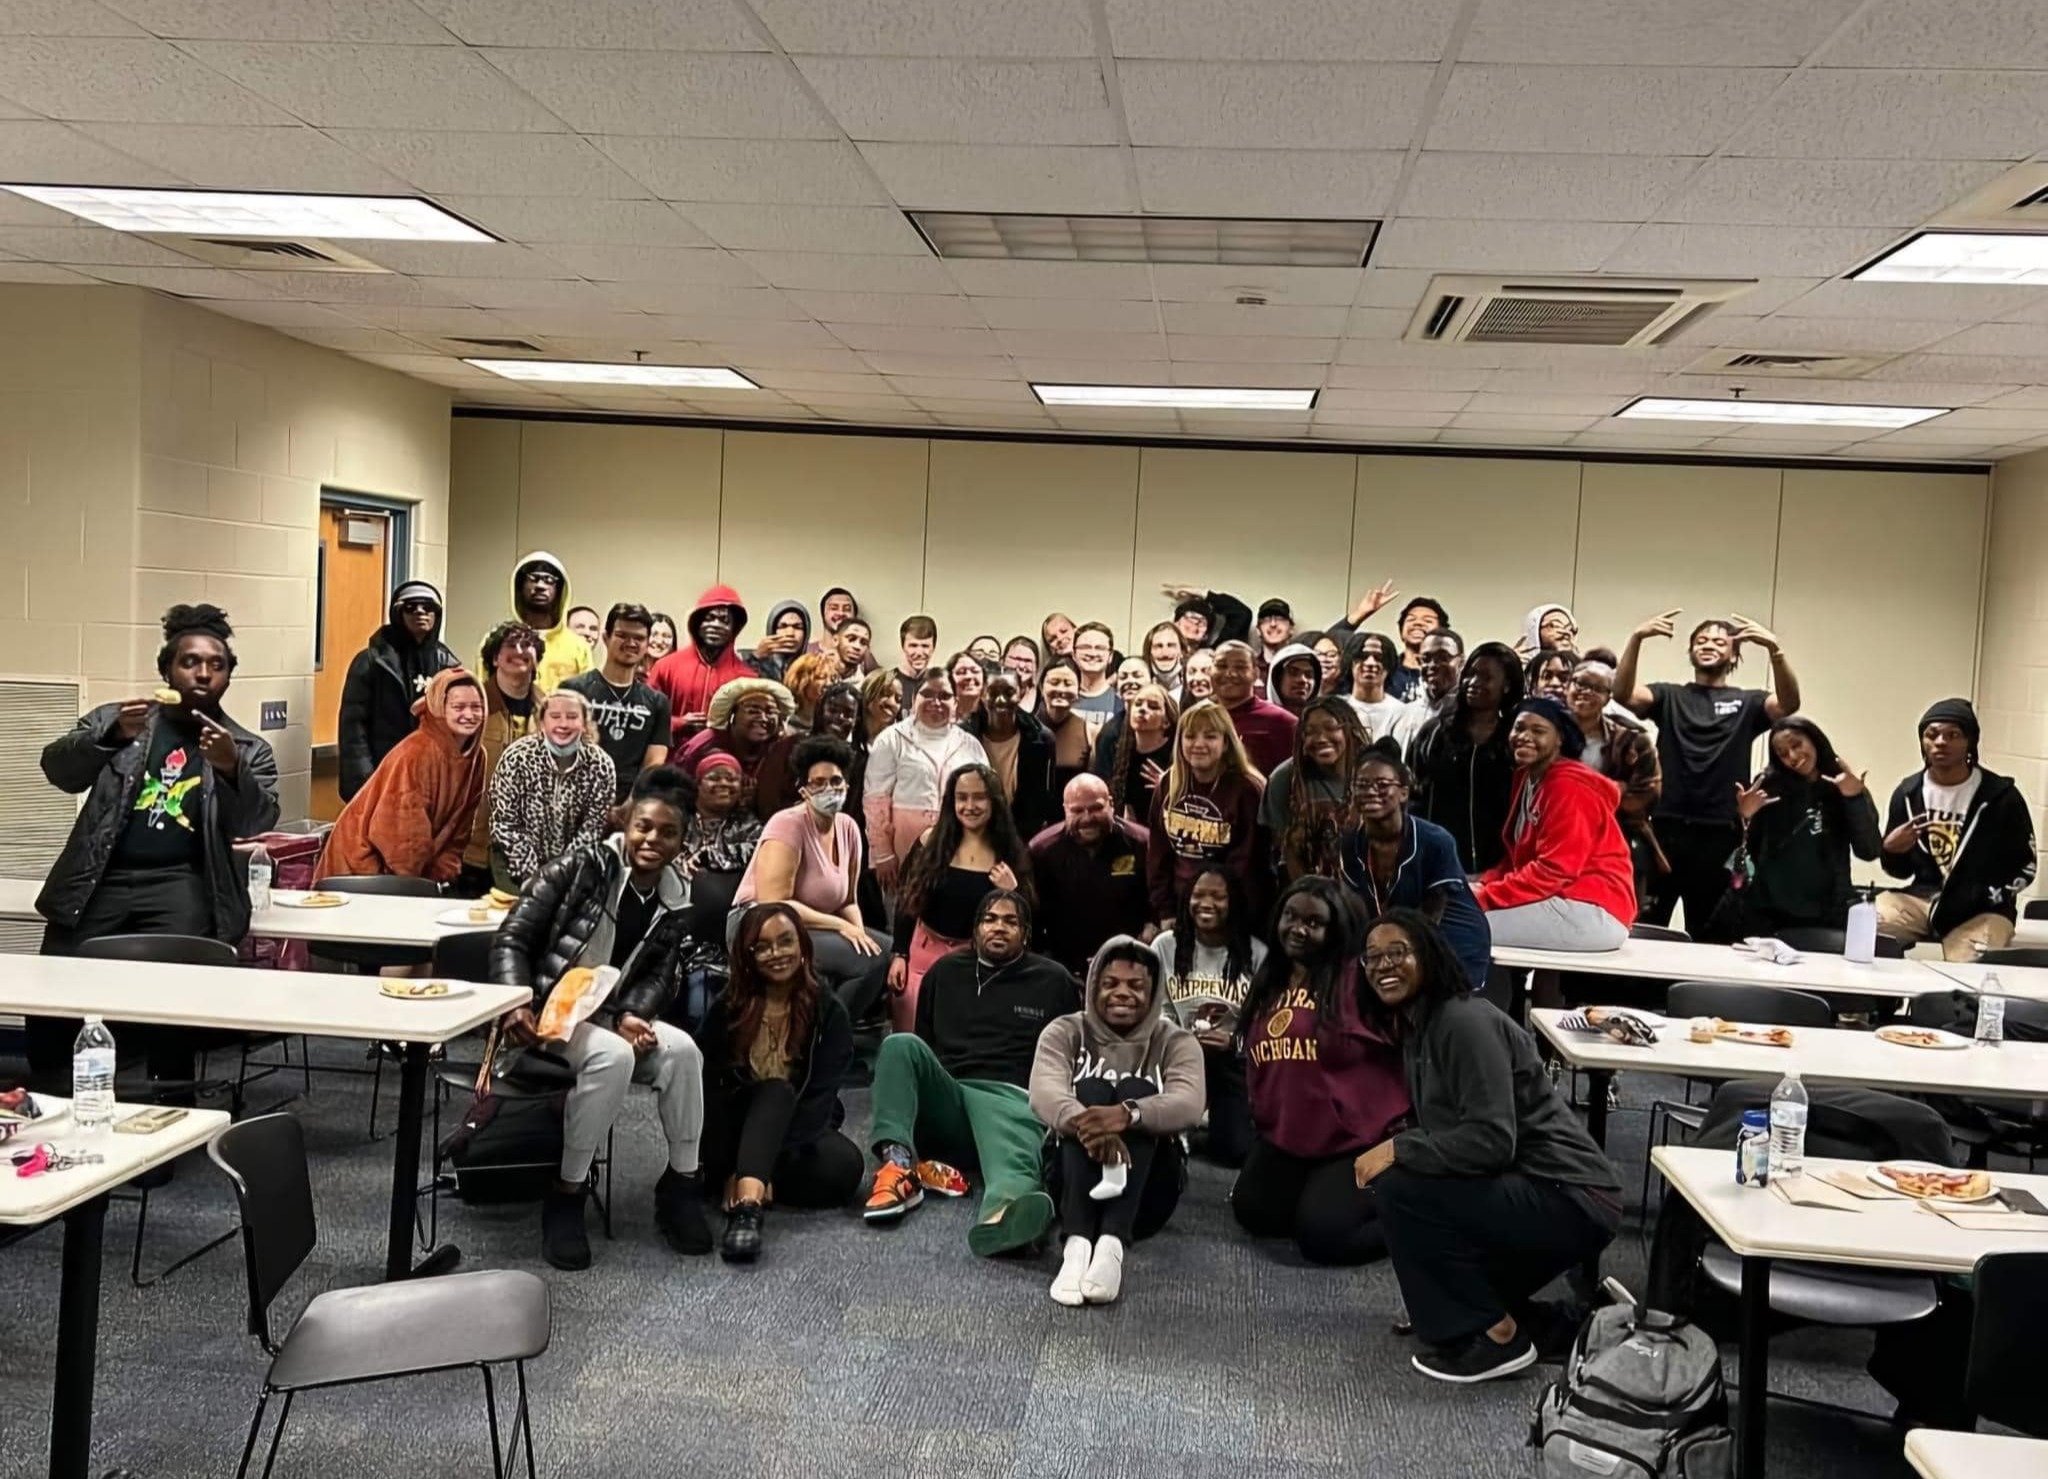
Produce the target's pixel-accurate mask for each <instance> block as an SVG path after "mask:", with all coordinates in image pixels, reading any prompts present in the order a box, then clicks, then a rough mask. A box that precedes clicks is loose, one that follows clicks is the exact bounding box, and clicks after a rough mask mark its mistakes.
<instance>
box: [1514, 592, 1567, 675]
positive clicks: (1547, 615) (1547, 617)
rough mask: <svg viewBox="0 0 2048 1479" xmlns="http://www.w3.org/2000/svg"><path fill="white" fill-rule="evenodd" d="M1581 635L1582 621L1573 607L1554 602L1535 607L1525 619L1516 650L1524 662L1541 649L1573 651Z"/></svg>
mask: <svg viewBox="0 0 2048 1479" xmlns="http://www.w3.org/2000/svg"><path fill="white" fill-rule="evenodd" d="M1578 635H1579V623H1578V619H1577V618H1576V617H1574V616H1573V615H1572V611H1571V607H1569V606H1559V605H1556V604H1554V603H1546V604H1544V605H1541V606H1531V607H1530V608H1529V614H1528V615H1527V616H1524V617H1523V618H1522V635H1521V636H1520V637H1518V638H1516V639H1515V651H1516V652H1517V653H1518V654H1520V656H1521V658H1522V660H1523V661H1524V662H1527V661H1528V660H1529V659H1530V658H1532V657H1534V656H1535V655H1536V654H1537V653H1539V652H1569V651H1571V650H1572V643H1573V642H1574V641H1576V640H1577V639H1578Z"/></svg>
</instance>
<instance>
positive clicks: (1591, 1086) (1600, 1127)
mask: <svg viewBox="0 0 2048 1479" xmlns="http://www.w3.org/2000/svg"><path fill="white" fill-rule="evenodd" d="M1613 1082H1614V1070H1613V1069H1611V1068H1589V1069H1587V1070H1586V1133H1587V1134H1588V1135H1591V1136H1592V1137H1593V1143H1594V1144H1595V1145H1597V1146H1599V1147H1600V1148H1601V1149H1602V1150H1605V1149H1606V1148H1607V1086H1608V1085H1609V1084H1611V1083H1613Z"/></svg>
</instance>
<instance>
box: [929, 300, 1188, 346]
mask: <svg viewBox="0 0 2048 1479" xmlns="http://www.w3.org/2000/svg"><path fill="white" fill-rule="evenodd" d="M969 301H970V302H971V303H972V305H973V311H974V312H975V313H977V314H979V315H980V317H981V320H982V321H983V322H984V323H986V324H987V325H988V326H989V327H990V328H992V329H1023V330H1030V329H1044V330H1049V331H1051V332H1054V333H1058V332H1061V331H1072V332H1081V333H1089V332H1100V333H1106V334H1156V333H1158V332H1159V308H1158V306H1157V305H1156V304H1153V303H1151V302H1148V301H1141V300H1136V299H1116V298H1076V299H1071V300H1069V299H1060V298H974V299H970V300H969ZM1177 306H1182V307H1185V306H1187V305H1184V304H1183V305H1177ZM1161 352H1162V353H1163V352H1164V351H1163V350H1162V351H1161Z"/></svg>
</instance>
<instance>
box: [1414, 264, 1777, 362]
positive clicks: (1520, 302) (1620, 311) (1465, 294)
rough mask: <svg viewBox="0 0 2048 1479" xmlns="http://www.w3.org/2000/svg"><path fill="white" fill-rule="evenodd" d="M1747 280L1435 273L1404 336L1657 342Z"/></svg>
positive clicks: (1625, 344) (1426, 340)
mask: <svg viewBox="0 0 2048 1479" xmlns="http://www.w3.org/2000/svg"><path fill="white" fill-rule="evenodd" d="M1754 286H1755V284H1754V283H1753V282H1750V281H1739V282H1737V281H1712V282H1686V281H1680V280H1676V279H1660V280H1649V279H1636V278H1624V277H1580V278H1574V277H1541V278H1500V277H1492V278H1486V277H1438V278H1436V279H1434V280H1433V281H1432V282H1431V283H1430V285H1429V291H1428V292H1427V293H1426V294H1424V295H1423V299H1422V303H1421V306H1420V307H1419V308H1417V309H1416V312H1415V317H1414V319H1413V320H1412V321H1411V322H1410V324H1409V326H1408V332H1407V334H1405V335H1404V336H1403V337H1404V338H1406V339H1407V340H1409V341H1410V342H1411V343H1421V344H1577V345H1593V346H1600V347H1605V348H1613V349H1620V348H1633V347H1637V346H1641V345H1647V344H1658V343H1661V342H1663V341H1664V340H1665V339H1666V338H1668V337H1670V336H1671V335H1673V334H1676V333H1677V332H1678V331H1679V330H1680V329H1682V328H1685V327H1687V326H1688V325H1690V324H1691V323H1693V322H1695V321H1697V319H1698V318H1699V317H1700V316H1702V315H1703V314H1705V313H1708V312H1711V311H1712V310H1713V309H1714V308H1717V307H1719V306H1720V305H1721V304H1723V303H1725V302H1727V301H1728V300H1729V299H1731V298H1734V297H1737V296H1739V295H1740V294H1742V293H1745V292H1747V291H1748V290H1749V289H1750V288H1752V287H1754Z"/></svg>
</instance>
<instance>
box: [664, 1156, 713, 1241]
mask: <svg viewBox="0 0 2048 1479" xmlns="http://www.w3.org/2000/svg"><path fill="white" fill-rule="evenodd" d="M654 1225H655V1226H656V1227H658V1228H660V1229H661V1231H662V1234H663V1236H665V1237H666V1238H667V1239H668V1245H669V1246H670V1247H671V1248H673V1249H675V1250H676V1252H678V1253H688V1254H691V1255H697V1254H703V1253H709V1252H710V1251H711V1224H710V1223H708V1222H706V1221H705V1220H704V1178H703V1176H702V1174H701V1173H696V1172H693V1173H691V1174H690V1175H688V1176H685V1175H683V1174H681V1173H680V1172H678V1171H674V1170H668V1171H663V1172H662V1173H661V1179H660V1180H659V1181H657V1182H655V1183H654Z"/></svg>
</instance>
